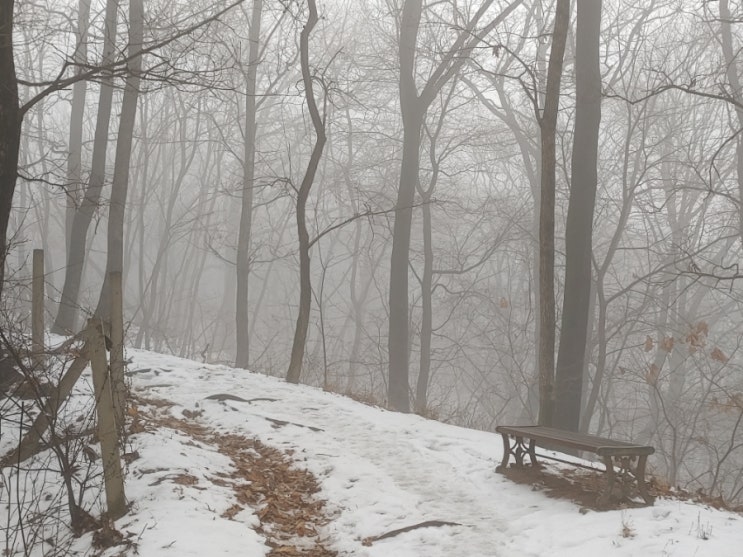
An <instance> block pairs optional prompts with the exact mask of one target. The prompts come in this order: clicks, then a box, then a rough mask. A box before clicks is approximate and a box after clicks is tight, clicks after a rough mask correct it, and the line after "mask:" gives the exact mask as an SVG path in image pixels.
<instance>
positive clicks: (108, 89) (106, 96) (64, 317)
mask: <svg viewBox="0 0 743 557" xmlns="http://www.w3.org/2000/svg"><path fill="white" fill-rule="evenodd" d="M118 7H119V3H118V0H107V2H106V18H105V24H104V27H105V30H104V35H103V41H104V46H103V60H102V63H103V65H106V64H110V63H112V62H113V60H114V56H115V54H116V25H117V21H118ZM112 101H113V75H111V72H105V73H104V74H103V77H102V79H101V89H100V93H99V97H98V118H97V121H96V127H95V140H94V143H93V164H92V168H91V173H90V183H89V184H88V187H87V188H86V190H85V197H84V198H83V201H82V204H81V206H80V209H79V210H78V211H76V212H75V217H74V218H73V222H72V232H71V235H70V251H69V252H68V256H67V268H66V272H65V281H64V286H63V287H62V298H61V300H60V305H59V311H58V313H57V318H56V320H55V321H54V325H53V326H52V332H54V333H58V334H66V333H71V332H73V331H74V329H75V321H76V319H77V309H78V308H77V305H78V298H79V295H80V283H81V281H82V275H83V266H84V264H85V256H86V251H87V249H86V245H87V235H88V228H89V227H90V223H91V222H92V220H93V215H94V214H95V210H96V208H97V207H98V203H99V201H100V198H101V191H102V190H103V183H104V181H105V177H106V150H107V147H108V128H109V123H110V120H111V105H112Z"/></svg>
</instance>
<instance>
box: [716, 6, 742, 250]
mask: <svg viewBox="0 0 743 557" xmlns="http://www.w3.org/2000/svg"><path fill="white" fill-rule="evenodd" d="M730 24H731V15H730V6H729V1H728V0H720V35H721V38H722V53H723V56H724V58H725V72H726V74H727V79H728V83H729V84H730V92H731V93H730V94H731V95H733V96H734V97H735V99H736V100H737V101H743V93H741V89H740V75H739V73H738V63H739V62H738V59H737V58H736V51H735V50H734V49H733V34H732V31H731V29H730ZM735 114H736V116H737V117H738V125H739V126H740V127H741V128H743V109H742V108H740V105H736V106H735ZM735 156H736V171H737V175H738V176H737V177H738V194H739V196H740V197H739V202H738V229H739V234H740V237H741V241H743V137H741V136H740V134H738V137H737V138H736V142H735Z"/></svg>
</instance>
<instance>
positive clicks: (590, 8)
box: [553, 0, 601, 431]
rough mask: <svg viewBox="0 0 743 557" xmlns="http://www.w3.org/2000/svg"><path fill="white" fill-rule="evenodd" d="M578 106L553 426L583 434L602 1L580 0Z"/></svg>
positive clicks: (577, 70)
mask: <svg viewBox="0 0 743 557" xmlns="http://www.w3.org/2000/svg"><path fill="white" fill-rule="evenodd" d="M577 17H578V22H577V31H576V46H575V67H576V69H575V72H576V107H575V134H574V135H573V155H572V163H571V184H570V199H569V204H568V215H567V222H566V231H565V252H566V258H565V290H564V297H563V304H562V326H561V328H560V348H559V351H558V356H557V370H556V372H555V406H554V419H553V424H554V425H555V426H557V427H559V428H562V429H568V430H571V431H577V430H578V426H579V420H580V409H581V396H582V390H583V373H584V371H583V370H584V367H585V352H586V340H587V335H588V322H589V316H588V313H589V307H590V298H591V249H592V237H593V212H594V205H595V200H596V187H597V180H598V176H597V166H598V140H599V125H600V123H601V70H600V68H599V34H600V31H601V0H578V3H577Z"/></svg>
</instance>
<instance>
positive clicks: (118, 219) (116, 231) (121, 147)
mask: <svg viewBox="0 0 743 557" xmlns="http://www.w3.org/2000/svg"><path fill="white" fill-rule="evenodd" d="M142 2H143V0H130V2H129V56H130V57H131V60H130V61H129V63H128V64H127V69H128V72H129V73H128V74H127V78H126V84H125V85H124V98H123V100H122V105H121V117H120V123H119V134H118V139H117V141H116V158H115V161H114V176H113V183H112V185H111V206H110V208H109V214H108V252H107V255H106V274H105V276H104V279H103V287H102V288H101V295H100V298H99V299H98V309H96V315H97V316H99V317H101V318H102V319H103V320H104V321H108V320H109V318H110V313H111V282H110V278H111V277H110V274H111V273H123V272H124V215H125V212H126V200H127V195H128V192H129V167H130V161H131V156H132V140H133V137H134V123H135V121H136V118H137V99H138V98H139V82H140V75H139V74H140V72H141V71H142V57H141V56H140V55H139V53H140V52H141V50H142V43H143V40H144V6H143V4H142ZM142 209H143V210H144V208H142Z"/></svg>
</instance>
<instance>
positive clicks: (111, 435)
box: [86, 319, 126, 520]
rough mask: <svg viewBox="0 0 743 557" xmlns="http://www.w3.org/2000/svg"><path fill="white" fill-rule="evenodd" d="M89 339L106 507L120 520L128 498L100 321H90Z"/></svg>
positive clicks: (110, 513) (88, 347)
mask: <svg viewBox="0 0 743 557" xmlns="http://www.w3.org/2000/svg"><path fill="white" fill-rule="evenodd" d="M86 337H87V339H86V340H87V342H86V349H87V352H88V357H89V358H90V366H91V367H92V368H93V388H94V389H95V407H96V411H97V414H98V439H99V440H100V443H101V459H102V461H103V481H104V484H105V491H106V507H107V508H108V517H109V518H110V519H111V520H116V519H118V518H121V517H122V516H124V515H125V514H126V497H125V496H124V477H123V474H122V471H121V454H120V453H119V434H118V432H119V430H118V428H117V427H116V417H115V415H114V409H113V399H112V396H111V381H110V379H109V373H108V362H107V361H106V341H105V337H104V335H103V327H102V326H101V323H100V321H96V320H94V319H89V320H88V328H87V331H86Z"/></svg>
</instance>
